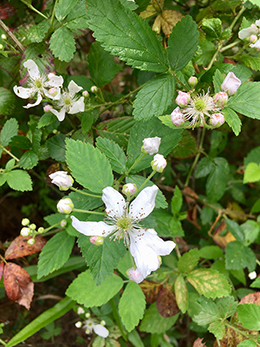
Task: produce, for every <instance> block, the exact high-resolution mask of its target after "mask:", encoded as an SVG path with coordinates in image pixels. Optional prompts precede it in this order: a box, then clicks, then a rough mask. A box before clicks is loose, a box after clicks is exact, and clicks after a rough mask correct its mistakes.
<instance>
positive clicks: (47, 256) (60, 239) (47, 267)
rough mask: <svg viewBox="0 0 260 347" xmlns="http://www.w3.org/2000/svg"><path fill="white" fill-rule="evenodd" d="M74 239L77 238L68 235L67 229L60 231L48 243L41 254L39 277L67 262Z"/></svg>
mask: <svg viewBox="0 0 260 347" xmlns="http://www.w3.org/2000/svg"><path fill="white" fill-rule="evenodd" d="M74 240H75V238H74V237H73V236H70V235H68V234H67V233H66V231H60V232H58V233H57V234H56V235H54V236H53V237H52V238H51V239H50V240H49V241H48V242H47V243H46V245H45V246H44V247H43V249H42V251H41V253H40V256H39V262H38V271H37V278H38V279H39V278H41V277H43V276H47V275H48V274H49V273H51V272H53V271H54V270H58V269H60V268H61V267H62V266H63V265H64V264H65V263H66V261H67V260H68V259H69V256H70V254H71V251H72V247H73V245H74Z"/></svg>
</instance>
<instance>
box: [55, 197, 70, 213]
mask: <svg viewBox="0 0 260 347" xmlns="http://www.w3.org/2000/svg"><path fill="white" fill-rule="evenodd" d="M73 208H74V204H73V202H72V201H71V200H70V199H69V198H65V199H61V200H60V201H59V202H58V204H57V209H58V211H59V212H60V213H64V214H70V213H71V212H72V211H73Z"/></svg>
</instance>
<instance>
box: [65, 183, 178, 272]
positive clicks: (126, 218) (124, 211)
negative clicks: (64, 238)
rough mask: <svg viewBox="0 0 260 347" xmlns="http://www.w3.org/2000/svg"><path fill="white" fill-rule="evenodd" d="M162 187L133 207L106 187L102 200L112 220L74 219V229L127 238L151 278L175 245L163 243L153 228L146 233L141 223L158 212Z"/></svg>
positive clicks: (152, 189)
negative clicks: (160, 257)
mask: <svg viewBox="0 0 260 347" xmlns="http://www.w3.org/2000/svg"><path fill="white" fill-rule="evenodd" d="M157 191H158V188H157V187H156V186H155V185H153V186H152V187H147V188H145V189H143V190H142V191H141V192H140V193H139V194H138V196H137V197H136V198H135V200H134V201H133V202H132V203H131V204H130V206H129V208H128V203H127V202H126V201H125V199H124V198H123V196H122V195H121V194H120V193H119V192H118V191H116V190H115V189H114V188H112V187H106V188H105V189H103V192H102V200H103V202H104V203H105V205H106V213H107V217H108V221H106V222H81V221H79V220H78V219H77V218H76V217H74V216H72V217H71V218H72V226H73V227H74V228H75V229H76V230H77V231H79V232H80V233H82V234H84V235H87V236H93V235H96V236H103V237H106V236H108V235H112V234H113V235H112V236H111V238H112V237H114V238H115V239H119V240H120V239H122V238H123V239H124V242H125V244H126V246H127V247H129V245H130V253H131V254H132V256H133V257H134V260H135V264H136V266H137V268H138V269H139V271H140V273H141V274H142V276H143V278H145V277H147V276H148V275H149V274H150V273H151V272H152V271H155V270H157V269H158V268H159V266H160V262H159V261H158V255H167V254H170V253H171V251H172V250H173V248H174V247H175V243H174V242H173V241H166V242H165V241H163V240H162V239H161V238H160V237H159V236H158V235H157V233H156V231H155V230H153V229H148V230H146V229H145V228H144V227H142V226H141V225H140V224H139V222H140V221H141V220H143V219H144V218H146V217H147V216H148V215H149V214H150V213H151V212H152V210H153V209H154V206H155V197H156V194H157Z"/></svg>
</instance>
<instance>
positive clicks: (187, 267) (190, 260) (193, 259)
mask: <svg viewBox="0 0 260 347" xmlns="http://www.w3.org/2000/svg"><path fill="white" fill-rule="evenodd" d="M199 259H200V255H199V250H198V249H197V248H194V249H191V250H190V251H189V252H187V253H184V254H183V255H182V256H181V258H180V259H179V261H178V270H179V271H180V272H182V273H188V272H190V271H192V270H193V269H194V267H195V266H196V265H197V264H198V262H199Z"/></svg>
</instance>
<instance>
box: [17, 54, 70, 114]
mask: <svg viewBox="0 0 260 347" xmlns="http://www.w3.org/2000/svg"><path fill="white" fill-rule="evenodd" d="M23 66H24V67H26V68H27V69H28V74H29V76H30V78H29V81H28V85H29V88H24V87H17V86H14V92H15V94H16V95H17V96H19V97H20V98H22V99H28V98H32V97H33V96H34V95H35V94H37V100H36V101H35V103H33V104H27V105H26V106H24V108H30V107H33V106H37V105H39V104H40V102H41V101H42V95H46V96H47V97H48V98H50V99H53V100H58V99H59V98H60V87H61V86H62V84H63V78H62V76H56V75H54V74H53V73H50V74H49V75H48V77H47V76H45V75H44V74H42V75H41V74H40V71H39V69H38V66H37V65H36V63H35V62H34V61H33V60H32V59H29V60H27V61H26V62H24V63H23ZM50 88H55V89H56V92H57V93H55V95H51V94H50V93H49V90H50Z"/></svg>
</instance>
